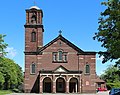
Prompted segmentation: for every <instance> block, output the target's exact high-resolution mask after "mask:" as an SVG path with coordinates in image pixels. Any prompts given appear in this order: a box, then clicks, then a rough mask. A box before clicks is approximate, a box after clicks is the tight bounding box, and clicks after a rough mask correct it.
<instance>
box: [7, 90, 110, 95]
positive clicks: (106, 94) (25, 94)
mask: <svg viewBox="0 0 120 95" xmlns="http://www.w3.org/2000/svg"><path fill="white" fill-rule="evenodd" d="M7 95H52V94H51V93H43V94H34V93H12V94H7ZM53 95H54V94H53ZM56 95H68V94H64V93H56ZM69 95H109V91H106V92H98V93H96V94H72V93H70V94H69Z"/></svg>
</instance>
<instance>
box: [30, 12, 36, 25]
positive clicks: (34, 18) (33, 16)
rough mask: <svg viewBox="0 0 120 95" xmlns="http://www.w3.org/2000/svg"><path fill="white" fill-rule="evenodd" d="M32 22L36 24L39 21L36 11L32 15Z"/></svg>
mask: <svg viewBox="0 0 120 95" xmlns="http://www.w3.org/2000/svg"><path fill="white" fill-rule="evenodd" d="M31 23H32V24H36V23H37V17H36V14H35V13H33V15H32V17H31Z"/></svg>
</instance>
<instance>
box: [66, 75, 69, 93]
mask: <svg viewBox="0 0 120 95" xmlns="http://www.w3.org/2000/svg"><path fill="white" fill-rule="evenodd" d="M66 93H69V81H68V75H66Z"/></svg>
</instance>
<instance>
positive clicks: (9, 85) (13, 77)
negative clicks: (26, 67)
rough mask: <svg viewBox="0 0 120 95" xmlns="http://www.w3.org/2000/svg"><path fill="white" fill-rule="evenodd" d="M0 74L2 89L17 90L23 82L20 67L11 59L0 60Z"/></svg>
mask: <svg viewBox="0 0 120 95" xmlns="http://www.w3.org/2000/svg"><path fill="white" fill-rule="evenodd" d="M0 74H1V75H3V79H4V81H3V82H4V83H3V86H4V87H3V88H4V89H13V88H17V87H18V86H19V85H20V84H21V83H22V82H23V72H22V70H21V67H20V66H19V65H18V64H16V63H15V62H14V61H13V60H11V59H8V58H5V57H2V58H0ZM3 79H1V80H3Z"/></svg>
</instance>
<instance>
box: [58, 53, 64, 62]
mask: <svg viewBox="0 0 120 95" xmlns="http://www.w3.org/2000/svg"><path fill="white" fill-rule="evenodd" d="M62 60H63V52H62V51H58V61H62Z"/></svg>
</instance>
